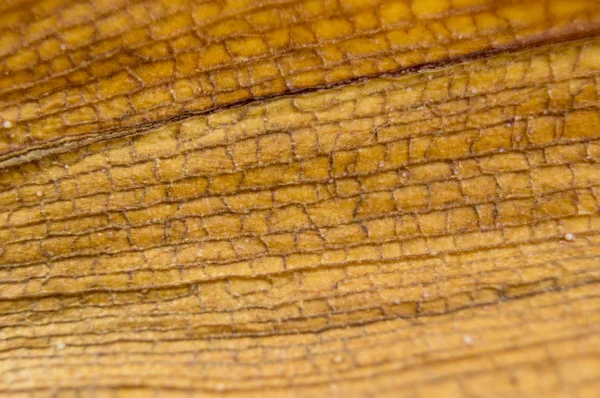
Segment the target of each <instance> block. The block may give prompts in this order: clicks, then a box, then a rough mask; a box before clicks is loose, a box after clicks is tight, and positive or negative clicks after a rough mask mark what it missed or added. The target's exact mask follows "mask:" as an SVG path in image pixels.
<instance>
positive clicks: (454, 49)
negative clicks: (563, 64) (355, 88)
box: [0, 0, 600, 160]
mask: <svg viewBox="0 0 600 398" xmlns="http://www.w3.org/2000/svg"><path fill="white" fill-rule="evenodd" d="M7 8H8V9H6V10H4V12H3V13H2V14H3V16H2V18H0V43H2V44H1V45H0V76H1V77H0V122H1V121H9V122H10V123H11V127H10V128H8V129H5V130H4V131H2V133H1V134H0V159H1V160H5V159H7V158H10V157H11V156H13V155H15V154H27V153H28V152H29V151H30V150H31V149H34V148H45V147H46V146H48V145H49V144H52V145H53V146H55V145H56V144H57V143H60V142H64V141H67V140H80V139H82V138H87V139H101V138H107V137H110V136H115V135H123V134H126V133H127V132H131V131H138V130H145V129H148V128H149V127H151V126H152V124H153V123H165V122H166V121H168V120H173V119H176V118H180V117H182V116H184V115H190V114H195V113H199V112H200V113H201V112H203V111H208V110H211V109H215V108H219V107H221V106H224V105H229V104H234V103H239V102H241V101H245V100H251V99H257V98H260V97H265V96H272V95H277V94H283V93H287V92H294V91H297V90H300V89H305V88H312V87H315V86H321V85H331V84H336V83H340V82H343V81H347V80H349V79H353V78H358V77H363V76H367V75H372V74H377V73H382V72H390V71H396V70H399V69H406V68H410V67H414V66H418V65H422V64H426V63H436V62H444V61H448V60H453V59H458V58H460V57H461V56H472V55H474V54H478V53H482V52H486V51H487V52H489V51H499V50H502V49H506V48H511V47H518V46H523V45H532V44H539V43H543V42H546V41H552V40H564V39H566V38H569V37H577V36H586V35H590V34H593V33H595V32H597V30H598V27H599V26H600V4H599V3H598V2H596V1H588V0H519V1H513V0H497V1H490V0H453V1H449V0H414V1H412V2H406V1H405V0H400V1H398V0H392V1H381V0H339V1H338V0H306V1H290V0H260V1H258V0H235V1H224V0H214V1H195V2H190V1H189V0H178V1H174V0H162V1H156V0H155V1H143V2H139V1H135V2H131V3H128V2H126V1H125V0H102V1H96V2H90V3H87V2H73V1H68V0H53V1H43V2H42V1H40V2H39V3H37V2H34V5H27V6H25V5H22V6H17V7H10V6H9V5H7ZM2 74H3V76H2ZM30 155H31V154H30ZM36 157H37V156H36Z"/></svg>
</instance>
